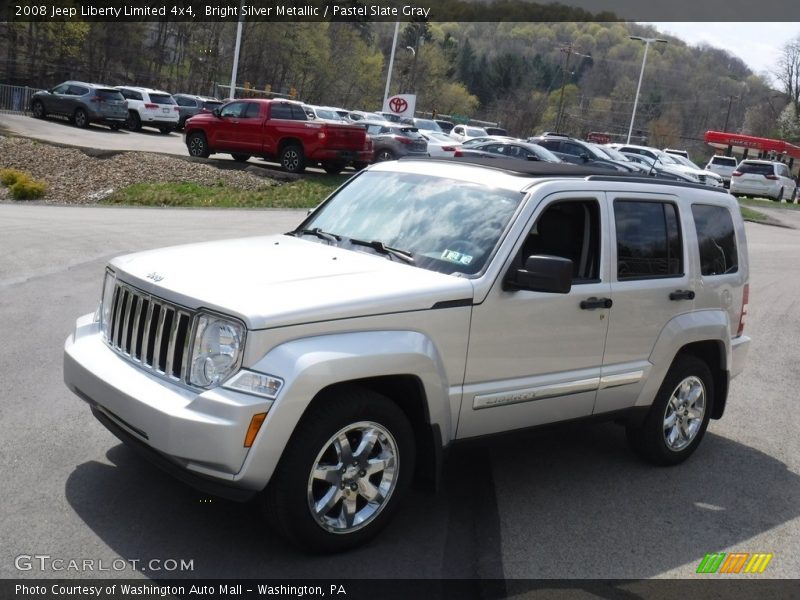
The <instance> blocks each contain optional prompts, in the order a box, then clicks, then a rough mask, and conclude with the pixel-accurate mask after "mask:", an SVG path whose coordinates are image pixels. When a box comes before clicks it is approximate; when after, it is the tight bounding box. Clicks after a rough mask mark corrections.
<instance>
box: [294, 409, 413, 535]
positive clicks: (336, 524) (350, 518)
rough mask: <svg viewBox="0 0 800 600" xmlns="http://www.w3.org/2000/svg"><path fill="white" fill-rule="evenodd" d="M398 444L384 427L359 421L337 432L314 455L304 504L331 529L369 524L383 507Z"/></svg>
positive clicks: (345, 530) (393, 477) (394, 479)
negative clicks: (314, 458)
mask: <svg viewBox="0 0 800 600" xmlns="http://www.w3.org/2000/svg"><path fill="white" fill-rule="evenodd" d="M398 467H399V456H398V454H397V443H396V442H395V440H394V437H393V436H392V434H391V433H389V431H388V430H387V429H386V428H384V427H383V426H381V425H379V424H377V423H373V422H371V421H360V422H358V423H353V424H352V425H348V426H347V427H343V428H342V429H340V430H339V431H338V432H336V433H335V434H334V435H333V436H332V437H331V438H330V439H329V440H328V441H327V442H326V443H325V445H324V446H323V447H322V451H321V452H320V453H319V454H318V455H317V458H316V460H315V461H314V466H313V468H312V470H311V475H310V476H309V478H308V508H309V510H311V514H312V516H313V518H314V520H315V521H316V522H317V524H318V525H319V526H320V527H322V528H323V529H325V530H326V531H330V532H332V533H351V532H353V531H356V530H358V529H361V528H362V527H364V526H366V525H367V524H369V523H370V522H371V521H373V520H374V519H375V517H376V516H378V513H380V512H381V510H382V509H383V507H384V506H386V504H387V502H388V500H389V498H390V496H391V495H392V492H393V491H394V489H395V487H396V483H397V471H398Z"/></svg>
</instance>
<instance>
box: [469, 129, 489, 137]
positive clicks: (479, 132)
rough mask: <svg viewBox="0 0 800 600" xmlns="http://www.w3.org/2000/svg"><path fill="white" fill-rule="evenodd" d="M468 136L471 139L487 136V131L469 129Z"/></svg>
mask: <svg viewBox="0 0 800 600" xmlns="http://www.w3.org/2000/svg"><path fill="white" fill-rule="evenodd" d="M467 135H468V136H469V137H479V136H486V135H487V134H486V130H485V129H478V128H477V127H467Z"/></svg>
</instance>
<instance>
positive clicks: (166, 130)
mask: <svg viewBox="0 0 800 600" xmlns="http://www.w3.org/2000/svg"><path fill="white" fill-rule="evenodd" d="M158 130H159V131H160V132H161V133H163V134H164V135H169V134H170V133H172V127H159V128H158Z"/></svg>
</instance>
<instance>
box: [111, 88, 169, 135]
mask: <svg viewBox="0 0 800 600" xmlns="http://www.w3.org/2000/svg"><path fill="white" fill-rule="evenodd" d="M117 89H118V90H119V91H120V93H121V94H122V95H123V96H124V97H125V99H126V100H127V101H128V121H127V124H126V125H127V127H128V129H130V130H131V131H139V130H140V129H141V128H142V127H143V126H147V127H155V128H156V129H158V130H159V131H161V133H165V134H166V133H170V132H171V131H173V130H175V129H177V127H178V122H179V121H180V116H181V115H180V108H179V107H178V103H177V102H175V99H174V98H173V97H172V95H171V94H170V93H169V92H161V91H159V90H151V89H149V88H143V87H128V86H117Z"/></svg>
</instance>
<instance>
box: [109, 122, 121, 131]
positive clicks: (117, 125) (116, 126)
mask: <svg viewBox="0 0 800 600" xmlns="http://www.w3.org/2000/svg"><path fill="white" fill-rule="evenodd" d="M108 127H109V128H110V129H111V131H119V128H120V127H122V124H120V123H110V124H109V125H108Z"/></svg>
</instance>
